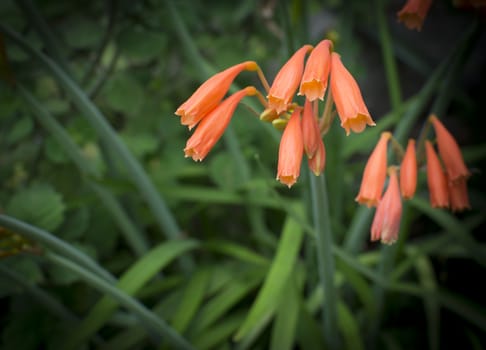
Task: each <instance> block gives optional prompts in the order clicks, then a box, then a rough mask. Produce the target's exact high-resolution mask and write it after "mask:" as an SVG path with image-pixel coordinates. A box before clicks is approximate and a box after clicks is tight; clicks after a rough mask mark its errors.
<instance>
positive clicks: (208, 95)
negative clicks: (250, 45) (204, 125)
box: [175, 61, 258, 130]
mask: <svg viewBox="0 0 486 350" xmlns="http://www.w3.org/2000/svg"><path fill="white" fill-rule="evenodd" d="M257 69H258V65H257V64H256V62H254V61H246V62H243V63H239V64H237V65H234V66H232V67H229V68H227V69H226V70H224V71H222V72H219V73H217V74H215V75H213V76H212V77H211V78H209V79H208V80H206V81H205V82H204V83H203V84H202V85H201V86H200V87H199V88H198V89H197V90H196V91H195V92H194V93H193V94H192V95H191V97H189V98H188V99H187V100H186V101H185V102H184V103H183V104H181V105H180V106H179V108H177V110H176V112H175V114H176V115H178V116H180V117H181V124H182V125H187V126H188V127H189V130H190V129H192V128H193V127H194V126H195V125H196V124H197V123H198V122H199V121H200V120H201V119H203V118H204V117H205V116H206V115H208V113H209V112H211V111H212V110H213V109H214V108H215V107H216V106H217V105H218V104H219V103H220V102H221V100H222V99H223V97H224V96H225V95H226V93H227V92H228V90H229V88H230V86H231V84H232V83H233V80H234V79H235V78H236V76H237V75H238V74H240V73H241V72H242V71H244V70H250V71H254V70H257Z"/></svg>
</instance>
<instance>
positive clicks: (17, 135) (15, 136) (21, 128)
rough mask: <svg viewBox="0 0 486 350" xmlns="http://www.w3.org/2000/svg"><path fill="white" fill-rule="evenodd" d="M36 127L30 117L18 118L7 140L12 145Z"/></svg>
mask: <svg viewBox="0 0 486 350" xmlns="http://www.w3.org/2000/svg"><path fill="white" fill-rule="evenodd" d="M33 128H34V123H33V122H32V119H31V118H29V117H22V118H20V120H18V121H17V122H16V123H15V124H14V126H13V127H12V128H11V129H10V131H9V132H8V134H7V137H6V139H5V141H6V142H7V144H8V145H12V144H14V143H16V142H18V141H20V140H22V139H23V138H24V137H26V136H27V135H29V134H30V133H31V132H32V129H33Z"/></svg>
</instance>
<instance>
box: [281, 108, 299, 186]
mask: <svg viewBox="0 0 486 350" xmlns="http://www.w3.org/2000/svg"><path fill="white" fill-rule="evenodd" d="M303 155H304V141H303V139H302V128H301V122H300V110H299V109H297V110H295V111H294V112H293V113H292V115H291V116H290V120H289V122H288V123H287V126H286V127H285V130H284V132H283V134H282V139H281V140H280V147H279V150H278V170H277V180H279V181H280V182H281V183H283V184H285V185H287V186H288V187H289V188H290V187H291V186H292V185H293V184H294V183H295V182H296V181H297V179H298V177H299V175H300V166H301V163H302V156H303Z"/></svg>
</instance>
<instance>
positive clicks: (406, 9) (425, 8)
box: [397, 0, 432, 31]
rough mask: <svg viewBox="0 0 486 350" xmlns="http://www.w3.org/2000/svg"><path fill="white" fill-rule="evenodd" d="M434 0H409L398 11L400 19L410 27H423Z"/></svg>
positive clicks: (418, 28) (419, 28)
mask: <svg viewBox="0 0 486 350" xmlns="http://www.w3.org/2000/svg"><path fill="white" fill-rule="evenodd" d="M431 4H432V0H407V2H406V4H405V5H404V6H403V8H402V9H401V10H400V11H399V12H398V13H397V16H398V21H399V22H403V23H404V24H405V25H406V26H407V28H408V29H417V30H418V31H420V30H421V29H422V24H423V23H424V20H425V17H426V16H427V12H429V8H430V5H431Z"/></svg>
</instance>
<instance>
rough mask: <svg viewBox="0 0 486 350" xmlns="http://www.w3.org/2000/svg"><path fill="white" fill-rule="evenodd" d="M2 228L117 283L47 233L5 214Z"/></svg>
mask: <svg viewBox="0 0 486 350" xmlns="http://www.w3.org/2000/svg"><path fill="white" fill-rule="evenodd" d="M0 226H3V227H5V228H8V229H9V230H11V231H14V232H15V233H18V234H20V235H22V236H24V237H27V238H28V239H31V240H33V241H36V242H39V243H41V244H43V245H45V246H46V247H48V248H49V249H51V250H53V251H56V252H59V253H60V254H63V255H64V256H66V257H68V258H69V259H70V260H72V261H75V262H77V263H78V264H80V265H82V266H85V267H86V268H87V269H89V270H90V271H92V272H94V273H95V274H96V275H98V276H100V277H102V278H103V279H104V280H106V281H108V282H110V283H112V282H114V281H116V279H115V277H113V276H112V275H111V274H110V273H109V272H108V271H106V270H105V269H103V268H102V267H101V266H100V265H98V263H96V262H95V261H94V260H93V259H91V258H90V257H89V256H87V255H86V254H84V253H83V252H82V251H80V250H78V249H76V248H75V247H73V246H72V245H70V244H68V243H66V242H64V241H63V240H61V239H59V238H57V237H56V236H54V235H52V234H50V233H49V232H47V231H44V230H41V229H40V228H37V227H35V226H32V225H29V224H27V223H25V222H22V221H19V220H17V219H15V218H12V217H10V216H7V215H4V214H0Z"/></svg>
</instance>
